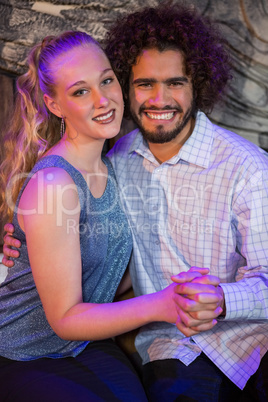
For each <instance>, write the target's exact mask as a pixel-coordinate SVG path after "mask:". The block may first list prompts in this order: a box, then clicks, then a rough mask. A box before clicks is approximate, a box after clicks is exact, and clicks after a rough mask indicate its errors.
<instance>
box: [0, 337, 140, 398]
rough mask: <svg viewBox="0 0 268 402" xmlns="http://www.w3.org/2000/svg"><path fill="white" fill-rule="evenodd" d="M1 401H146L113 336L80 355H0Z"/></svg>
mask: <svg viewBox="0 0 268 402" xmlns="http://www.w3.org/2000/svg"><path fill="white" fill-rule="evenodd" d="M0 373H1V374H0V378H1V382H0V395H1V401H12V402H16V401H20V402H21V401H24V400H27V401H29V402H30V401H35V400H38V401H39V402H54V401H57V402H58V401H59V400H64V401H65V402H69V401H76V402H83V401H133V402H134V401H146V397H145V394H144V391H143V388H142V385H141V383H140V381H139V378H138V376H137V374H136V372H135V370H134V368H133V366H132V365H131V363H130V362H129V360H128V359H127V357H126V356H125V354H124V353H123V352H122V351H121V350H120V349H119V347H118V346H117V345H116V344H115V343H114V342H113V341H111V340H105V341H98V342H92V343H90V344H89V345H88V346H87V348H86V349H85V350H84V351H83V352H82V353H81V354H80V355H78V356H77V357H75V358H73V357H68V358H62V359H37V360H32V361H27V362H16V361H10V360H7V359H2V358H1V359H0Z"/></svg>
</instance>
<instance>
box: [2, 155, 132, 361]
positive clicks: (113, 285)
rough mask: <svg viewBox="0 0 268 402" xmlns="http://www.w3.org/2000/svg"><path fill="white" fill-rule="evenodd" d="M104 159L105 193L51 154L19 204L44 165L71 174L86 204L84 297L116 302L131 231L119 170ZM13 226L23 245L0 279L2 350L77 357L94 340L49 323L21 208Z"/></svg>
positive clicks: (15, 355) (21, 355)
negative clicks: (66, 336) (74, 337)
mask: <svg viewBox="0 0 268 402" xmlns="http://www.w3.org/2000/svg"><path fill="white" fill-rule="evenodd" d="M103 161H104V163H105V164H106V166H107V168H108V180H107V185H106V189H105V191H104V193H103V195H102V196H101V197H100V198H94V197H93V196H92V194H91V192H90V190H89V188H88V186H87V183H86V181H85V180H84V178H83V176H82V175H81V173H80V172H79V171H78V170H76V169H75V168H74V167H73V166H72V165H71V164H69V163H68V162H67V161H66V160H65V159H64V158H62V157H60V156H56V155H50V156H46V157H44V158H42V159H41V160H40V161H39V162H37V164H36V165H35V166H34V168H33V170H32V171H31V173H30V174H29V176H28V177H27V179H26V181H25V183H24V185H23V187H22V189H21V191H20V194H19V196H18V200H17V203H16V205H18V203H19V200H20V197H21V194H22V192H23V190H24V188H25V186H26V185H27V183H28V181H29V180H30V178H31V176H32V175H33V174H34V173H35V172H37V171H38V170H41V169H45V168H48V167H60V168H62V169H64V170H65V171H66V172H67V173H68V174H69V175H70V176H71V178H72V179H73V181H74V183H75V184H76V187H77V190H78V194H79V201H80V207H81V213H80V225H79V233H80V247H81V259H82V290H83V301H84V302H90V303H109V302H112V301H113V299H114V296H115V292H116V289H117V287H118V285H119V282H120V280H121V278H122V276H123V274H124V272H125V269H126V267H127V264H128V261H129V258H130V254H131V250H132V238H131V232H130V230H129V226H128V223H127V220H126V217H125V214H124V213H123V211H122V209H121V206H120V201H119V193H118V189H117V183H116V180H115V175H114V171H113V168H112V165H111V163H110V162H109V160H108V159H107V158H103ZM13 225H14V226H15V233H14V236H15V237H16V238H17V239H19V240H20V241H21V243H22V246H21V249H20V257H19V258H18V259H16V260H14V262H15V265H14V266H13V267H12V268H10V269H9V270H8V276H7V278H6V280H5V281H4V282H3V283H2V284H0V355H1V356H4V357H6V358H9V359H13V360H32V359H37V358H41V357H50V358H60V357H67V356H76V355H78V354H79V353H80V352H81V351H82V350H83V349H84V348H85V347H86V345H87V344H88V342H84V341H66V340H63V339H61V338H59V337H58V336H57V335H56V334H55V332H54V331H53V330H52V328H51V327H50V325H49V324H48V322H47V319H46V316H45V312H44V309H43V307H42V303H41V300H40V298H39V295H38V292H37V289H36V286H35V283H34V279H33V275H32V271H31V267H30V264H29V258H28V252H27V247H26V239H25V234H24V232H23V231H22V230H21V228H20V226H19V224H18V220H17V214H16V212H15V213H14V218H13ZM36 230H38V228H36ZM56 251H57V250H55V252H56ZM52 280H53V278H52Z"/></svg>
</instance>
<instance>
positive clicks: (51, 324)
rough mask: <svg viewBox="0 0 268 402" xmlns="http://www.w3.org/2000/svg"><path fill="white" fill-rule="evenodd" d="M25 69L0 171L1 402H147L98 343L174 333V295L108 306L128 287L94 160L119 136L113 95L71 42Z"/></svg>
mask: <svg viewBox="0 0 268 402" xmlns="http://www.w3.org/2000/svg"><path fill="white" fill-rule="evenodd" d="M28 64H29V69H28V71H27V72H26V74H25V75H23V76H22V77H20V78H19V79H18V86H17V87H18V94H17V100H16V110H15V114H14V119H13V122H12V125H11V127H10V130H9V133H8V134H7V136H6V151H7V152H6V159H5V161H4V163H3V164H2V166H1V184H2V190H1V191H2V197H5V203H4V204H3V205H2V206H1V213H3V212H5V213H7V214H8V215H9V217H11V216H12V215H13V221H12V222H13V225H14V226H15V233H14V236H15V237H16V238H17V239H19V240H20V241H21V243H22V247H21V252H20V257H19V258H18V259H17V260H16V262H15V264H14V266H13V267H12V268H10V269H9V272H8V276H7V278H6V280H5V282H4V283H2V284H1V286H0V306H1V307H0V356H1V357H0V370H1V385H0V394H1V398H3V399H4V400H5V398H6V399H7V400H12V401H17V400H20V401H21V400H38V401H56V400H57V401H59V400H64V401H74V400H75V401H89V400H90V401H95V400H96V401H100V400H107V401H108V400H109V401H113V400H127V401H142V400H146V396H145V394H144V391H143V389H142V386H141V384H140V382H139V380H138V377H137V375H136V374H135V372H134V370H133V368H132V366H131V365H130V363H129V362H128V360H127V359H126V357H125V356H124V355H123V354H122V352H121V351H120V350H119V349H118V348H117V346H116V345H115V344H114V342H113V341H111V340H107V339H109V338H111V337H113V336H115V335H117V334H120V333H123V332H126V331H129V330H131V329H134V328H137V327H139V326H141V325H144V324H147V323H149V322H152V321H166V322H170V323H175V322H176V318H177V312H176V305H175V299H176V294H175V291H174V290H175V288H176V285H175V284H172V285H170V286H169V287H168V288H166V289H165V290H163V291H161V292H158V293H154V294H150V295H145V296H141V297H137V298H135V299H132V300H127V301H123V302H117V303H112V302H113V300H114V297H115V295H116V292H117V289H118V287H119V288H120V287H121V289H122V288H124V287H125V286H127V285H128V283H129V282H128V278H127V274H126V275H124V274H125V271H126V267H127V264H128V261H129V258H130V254H131V250H132V240H131V234H130V230H129V227H128V224H127V220H126V217H125V215H124V213H123V211H122V210H121V208H120V203H119V197H118V191H117V184H116V179H115V176H114V172H113V169H112V166H111V164H110V162H109V161H108V159H106V158H103V157H102V148H103V144H104V141H105V140H106V139H109V138H111V137H114V136H115V135H116V134H117V133H118V132H119V129H120V123H121V119H122V115H123V100H122V93H121V88H120V85H119V83H118V81H117V79H116V77H115V74H114V72H113V70H112V68H111V66H110V63H109V61H108V59H107V57H106V55H105V54H104V52H103V50H102V49H101V48H100V46H99V44H98V43H97V42H96V41H95V40H93V39H92V38H91V37H90V36H89V35H87V34H85V33H82V32H66V33H63V34H62V35H60V36H59V37H49V38H45V39H44V40H43V42H42V43H41V44H38V45H37V46H35V47H34V48H33V50H32V51H31V53H30V55H29V59H28ZM29 172H30V173H29ZM122 278H123V280H122ZM91 341H93V342H91Z"/></svg>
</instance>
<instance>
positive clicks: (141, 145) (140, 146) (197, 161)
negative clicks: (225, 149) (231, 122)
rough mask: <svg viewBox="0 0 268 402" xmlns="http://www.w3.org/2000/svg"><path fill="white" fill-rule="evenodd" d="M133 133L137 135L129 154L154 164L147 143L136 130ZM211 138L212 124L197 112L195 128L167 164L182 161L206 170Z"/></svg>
mask: <svg viewBox="0 0 268 402" xmlns="http://www.w3.org/2000/svg"><path fill="white" fill-rule="evenodd" d="M135 131H136V133H137V134H136V135H135V138H134V141H133V142H132V145H131V147H130V148H129V153H132V152H136V153H138V154H140V155H142V156H143V157H144V158H146V159H148V160H150V161H152V162H155V158H154V156H153V154H152V153H151V151H150V149H149V147H148V144H147V142H146V141H145V140H144V139H143V137H142V134H141V133H140V131H139V129H136V130H135ZM213 138H214V130H213V124H212V123H211V121H210V120H209V119H208V118H207V117H206V115H205V114H204V113H203V112H200V111H199V112H198V113H197V116H196V121H195V127H194V130H193V132H192V134H191V136H190V137H189V138H188V140H187V141H186V142H185V144H184V145H183V146H182V148H181V149H180V151H179V153H178V154H177V155H174V156H173V157H172V158H171V159H170V160H169V161H168V162H167V163H169V164H172V165H173V164H176V163H178V162H179V161H180V160H183V161H185V162H188V163H190V164H194V165H197V166H201V167H204V168H207V167H208V166H209V162H210V154H211V149H212V144H213Z"/></svg>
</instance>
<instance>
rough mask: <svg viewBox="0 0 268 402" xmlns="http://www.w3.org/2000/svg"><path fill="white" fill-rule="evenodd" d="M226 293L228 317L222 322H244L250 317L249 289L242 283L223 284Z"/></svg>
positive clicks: (221, 318)
mask: <svg viewBox="0 0 268 402" xmlns="http://www.w3.org/2000/svg"><path fill="white" fill-rule="evenodd" d="M220 286H221V287H222V289H223V292H224V298H225V307H226V315H225V318H223V317H218V318H219V319H220V320H242V319H247V318H248V317H249V315H250V301H249V294H248V291H247V288H246V287H244V286H243V284H242V283H221V284H220Z"/></svg>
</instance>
